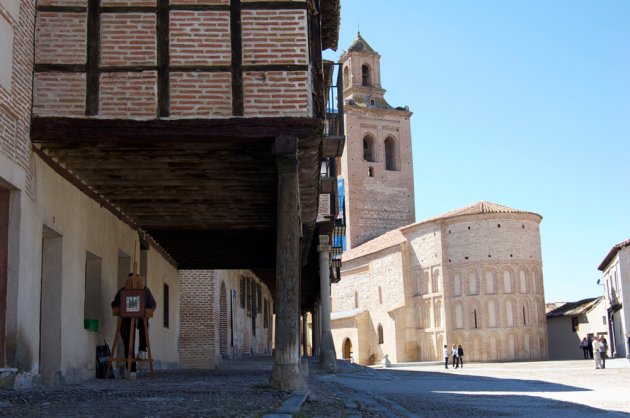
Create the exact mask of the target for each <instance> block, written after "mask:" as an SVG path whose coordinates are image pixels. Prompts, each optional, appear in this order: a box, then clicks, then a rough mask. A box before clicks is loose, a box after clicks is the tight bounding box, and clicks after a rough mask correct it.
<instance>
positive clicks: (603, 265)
mask: <svg viewBox="0 0 630 418" xmlns="http://www.w3.org/2000/svg"><path fill="white" fill-rule="evenodd" d="M629 245H630V239H627V240H625V241H623V242H620V243H619V244H617V245H615V246H614V247H612V249H611V250H610V251H609V252H608V254H607V255H606V257H605V258H604V260H603V261H602V262H601V263H600V264H599V267H597V269H598V270H601V271H604V269H605V268H606V266H608V264H609V263H610V261H611V260H612V259H613V258H614V257H615V255H616V254H617V252H619V250H621V249H622V248H623V247H627V246H629Z"/></svg>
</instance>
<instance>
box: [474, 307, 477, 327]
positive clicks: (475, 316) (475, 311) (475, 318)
mask: <svg viewBox="0 0 630 418" xmlns="http://www.w3.org/2000/svg"><path fill="white" fill-rule="evenodd" d="M473 317H474V320H475V328H477V310H476V309H473Z"/></svg>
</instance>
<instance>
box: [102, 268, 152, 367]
mask: <svg viewBox="0 0 630 418" xmlns="http://www.w3.org/2000/svg"><path fill="white" fill-rule="evenodd" d="M139 288H142V286H140V287H139ZM125 289H133V273H129V278H128V279H127V283H126V284H125V286H124V287H121V288H120V289H118V292H116V296H115V297H114V300H113V301H112V303H111V305H112V309H113V310H114V313H115V314H117V315H119V313H117V312H119V310H120V294H121V292H122V291H123V290H125ZM143 289H144V301H145V309H146V310H147V311H149V312H151V315H149V316H152V313H153V311H154V310H155V308H156V307H157V303H156V302H155V298H154V297H153V294H152V293H151V290H149V288H148V287H147V286H144V288H143ZM149 316H147V317H146V318H147V328H148V325H149V320H148V317H149ZM131 319H132V318H121V321H120V336H121V337H122V340H123V346H124V350H125V358H128V357H129V349H130V347H129V344H130V341H129V335H130V334H131ZM142 319H143V318H138V320H137V321H136V329H138V334H139V338H138V358H146V351H147V336H146V334H145V331H144V323H143V321H142ZM131 358H136V353H135V347H131ZM136 370H137V366H136V362H135V361H134V362H132V363H131V373H133V374H132V376H134V374H135V373H136Z"/></svg>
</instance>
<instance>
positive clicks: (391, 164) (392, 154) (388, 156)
mask: <svg viewBox="0 0 630 418" xmlns="http://www.w3.org/2000/svg"><path fill="white" fill-rule="evenodd" d="M397 154H398V153H397V150H396V140H395V139H394V138H392V137H388V138H387V139H385V170H388V171H398V169H399V168H398V158H397V157H398V156H397Z"/></svg>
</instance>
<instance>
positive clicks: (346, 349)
mask: <svg viewBox="0 0 630 418" xmlns="http://www.w3.org/2000/svg"><path fill="white" fill-rule="evenodd" d="M342 355H343V358H344V360H352V341H350V338H346V339H345V340H344V341H343V354H342Z"/></svg>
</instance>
